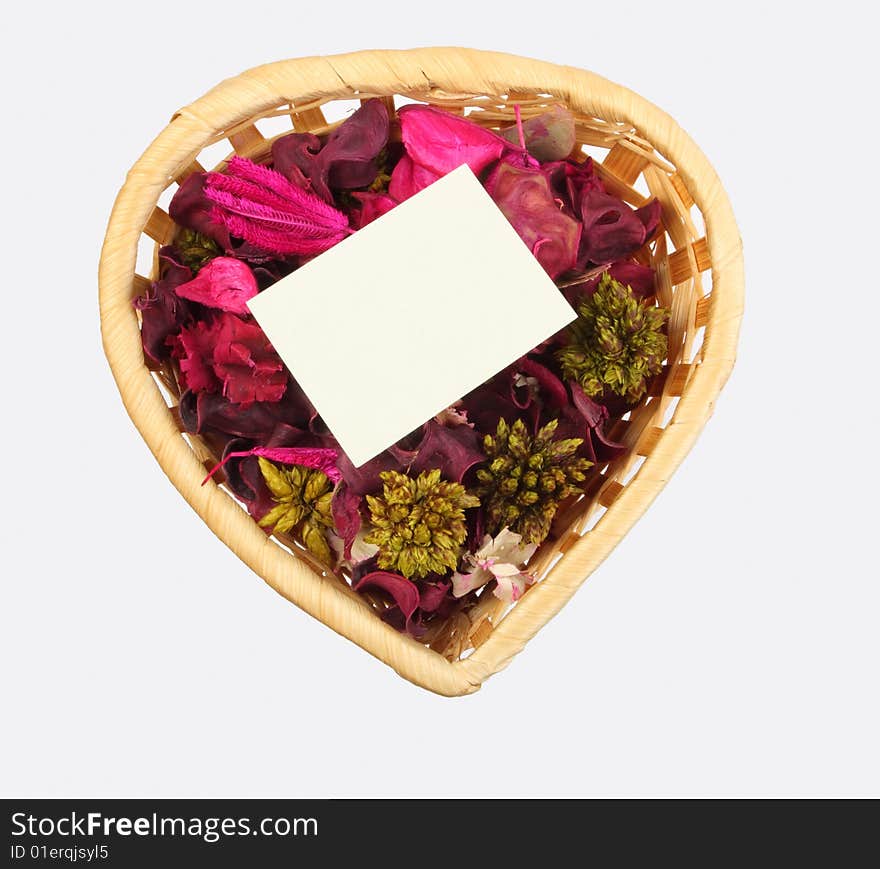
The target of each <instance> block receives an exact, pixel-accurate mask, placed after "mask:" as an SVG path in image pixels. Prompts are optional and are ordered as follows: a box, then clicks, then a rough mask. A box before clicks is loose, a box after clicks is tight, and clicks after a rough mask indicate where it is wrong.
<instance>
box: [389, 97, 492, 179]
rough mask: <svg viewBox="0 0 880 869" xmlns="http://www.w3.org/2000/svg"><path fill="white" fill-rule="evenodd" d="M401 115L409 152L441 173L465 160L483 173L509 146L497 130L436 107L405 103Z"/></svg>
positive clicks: (401, 125) (421, 164)
mask: <svg viewBox="0 0 880 869" xmlns="http://www.w3.org/2000/svg"><path fill="white" fill-rule="evenodd" d="M397 114H398V117H399V118H400V132H401V136H402V138H403V144H404V145H405V146H406V150H407V153H408V154H409V155H410V157H412V159H413V160H414V161H415V162H416V163H418V164H419V165H420V166H424V167H425V168H426V169H430V170H431V171H432V172H435V173H437V174H438V175H445V174H446V173H447V172H451V171H452V170H453V169H457V168H458V167H459V166H461V165H463V164H465V163H467V165H468V166H470V167H471V169H472V170H473V171H474V173H475V174H479V173H480V172H482V171H483V169H485V168H486V167H487V166H488V165H489V164H490V163H492V162H493V161H494V160H497V159H498V158H499V157H500V156H501V155H502V154H503V153H504V152H505V150H507V148H508V147H509V144H508V143H507V142H506V141H505V140H504V139H503V138H501V136H499V135H498V134H497V133H494V132H492V131H491V130H485V129H483V128H482V127H480V126H478V125H477V124H475V123H474V122H473V121H469V120H467V119H466V118H461V117H458V116H456V115H451V114H449V113H448V112H444V111H442V110H441V109H435V108H434V107H433V106H422V105H409V106H403V107H402V108H401V109H400V110H399V111H398V113H397Z"/></svg>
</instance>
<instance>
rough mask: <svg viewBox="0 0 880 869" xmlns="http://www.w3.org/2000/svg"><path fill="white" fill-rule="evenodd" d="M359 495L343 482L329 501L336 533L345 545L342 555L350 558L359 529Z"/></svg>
mask: <svg viewBox="0 0 880 869" xmlns="http://www.w3.org/2000/svg"><path fill="white" fill-rule="evenodd" d="M361 500H362V498H361V496H360V495H355V494H354V492H352V491H351V489H349V487H348V486H347V485H346V484H345V483H344V482H343V483H340V484H339V485H338V486H337V487H336V491H334V492H333V500H332V501H331V502H330V510H331V511H332V513H333V525H334V527H335V528H336V533H337V534H338V535H339V536H340V537H341V538H342V542H343V543H344V545H345V551H344V553H343V556H344V557H345V558H346V559H350V558H351V545H352V543H354V539H355V537H357V534H358V531H360V530H361V513H360V504H361Z"/></svg>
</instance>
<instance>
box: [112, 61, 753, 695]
mask: <svg viewBox="0 0 880 869" xmlns="http://www.w3.org/2000/svg"><path fill="white" fill-rule="evenodd" d="M373 96H379V97H383V98H384V99H385V100H386V104H387V105H388V107H389V109H392V110H393V108H394V106H395V98H398V102H399V98H401V97H405V98H410V99H414V100H419V101H423V102H429V103H433V104H436V105H438V106H442V107H444V108H446V109H449V110H452V111H456V112H461V113H464V112H466V113H467V114H468V116H469V117H470V118H472V119H473V120H476V121H477V122H479V123H481V124H484V125H487V126H490V127H495V126H499V125H508V124H510V123H512V118H513V106H514V104H518V105H519V106H520V107H521V110H522V113H523V116H524V117H528V116H529V115H530V114H533V113H537V112H540V111H542V110H543V108H544V107H545V106H546V105H547V104H548V103H551V102H563V103H565V104H566V105H568V106H569V108H571V110H572V111H573V112H574V113H575V115H576V117H577V130H578V138H577V141H578V148H579V149H580V150H581V151H582V152H583V153H585V154H586V153H589V154H591V155H592V156H593V157H594V160H595V164H596V169H597V170H598V172H599V174H600V177H601V178H602V180H603V182H604V183H605V186H606V188H607V189H608V191H609V192H611V193H613V194H615V195H617V196H619V197H621V198H622V199H624V200H625V201H627V202H629V203H631V204H632V205H634V206H638V205H641V204H643V203H644V202H645V201H647V199H648V198H649V197H651V196H656V197H657V198H658V199H659V200H660V202H661V204H662V215H663V217H662V229H663V232H662V234H661V235H660V236H659V238H658V240H657V241H656V242H655V243H653V244H652V245H651V246H650V250H646V251H645V253H644V256H643V262H645V263H646V264H648V265H650V266H652V267H653V268H654V269H655V271H656V276H657V285H658V301H659V303H660V304H662V305H664V306H666V307H668V308H669V309H670V310H671V316H670V322H669V358H668V360H667V364H666V366H665V368H664V371H663V373H662V374H661V375H660V376H659V377H658V378H657V380H656V382H655V385H654V388H653V389H652V391H651V395H650V396H649V397H647V398H646V400H644V401H643V402H642V403H641V404H640V405H639V406H637V407H636V408H635V409H633V410H632V412H631V414H629V418H628V419H624V420H621V421H620V422H619V423H618V424H617V426H616V428H615V429H614V431H613V432H612V434H613V435H614V436H616V437H617V439H618V440H621V441H623V442H624V443H625V444H626V445H627V446H628V447H629V448H630V450H629V452H628V454H627V455H625V456H624V457H623V458H621V459H618V460H616V461H614V462H612V463H611V464H609V465H608V466H606V467H604V468H602V469H600V470H601V473H597V474H595V475H594V476H593V478H592V484H591V485H590V487H589V489H588V491H587V493H586V495H584V496H583V497H582V498H581V499H580V500H579V501H577V503H575V504H574V505H572V506H570V507H569V508H567V509H566V510H564V511H562V513H561V514H560V515H559V516H558V517H557V520H556V522H555V524H554V530H553V534H552V535H551V537H550V538H549V539H548V541H547V542H545V544H544V545H543V546H542V548H541V549H540V550H539V552H538V553H537V554H536V555H535V557H534V558H533V560H532V561H531V562H530V570H532V571H533V572H535V573H536V575H537V576H539V578H540V579H541V581H540V582H538V583H537V584H536V585H535V586H533V587H532V588H531V589H530V590H529V592H528V594H526V595H524V596H523V597H522V599H521V600H520V601H519V602H518V603H517V604H516V605H515V606H513V607H512V608H510V609H509V611H507V609H506V608H505V606H504V604H502V603H501V602H500V601H498V600H497V599H496V598H495V597H494V596H492V595H483V596H482V597H481V599H480V601H479V603H478V604H477V605H476V606H475V607H474V608H473V609H471V610H470V611H469V612H468V613H467V614H460V615H458V616H457V617H454V618H452V619H451V620H449V621H448V622H446V623H444V624H442V625H438V626H435V628H434V630H433V631H432V632H431V633H430V634H429V635H428V636H426V637H425V638H424V641H423V642H418V641H416V640H413V639H411V638H409V637H407V636H405V635H402V634H399V633H397V632H396V631H395V630H394V629H393V628H391V627H390V626H388V625H387V624H385V623H384V622H383V621H382V620H381V619H379V618H377V613H376V607H378V606H380V605H381V604H380V603H379V602H372V603H371V602H370V601H368V600H365V599H364V598H362V597H361V596H359V595H357V594H355V593H354V592H353V591H352V590H351V589H350V587H349V585H348V584H347V582H346V581H345V577H343V576H337V575H335V574H333V573H330V572H327V571H326V570H323V569H322V568H321V566H320V565H318V564H316V563H315V562H314V560H312V559H310V557H309V556H308V553H306V552H305V550H303V549H302V547H300V546H298V545H297V544H296V542H295V541H293V540H290V539H277V538H275V537H267V536H266V534H265V533H264V532H263V531H262V530H261V529H260V528H259V527H258V526H257V523H256V522H255V521H254V520H253V519H252V518H251V517H250V516H249V515H248V513H247V512H245V510H243V509H242V507H241V506H240V505H239V504H238V503H237V502H236V501H235V500H234V499H233V498H232V497H231V496H230V495H229V494H228V493H227V491H226V490H225V489H224V487H223V486H222V485H217V484H215V483H210V484H209V485H205V486H203V485H202V479H203V477H204V475H205V465H206V464H208V465H213V464H214V463H215V462H216V460H217V456H216V455H215V454H214V452H213V451H212V449H211V446H210V444H209V443H207V442H206V441H205V440H203V439H202V438H199V437H193V436H190V435H182V434H181V429H180V426H179V417H178V414H177V410H176V404H177V399H178V390H177V385H176V381H175V379H174V377H173V376H172V374H171V372H169V371H167V370H162V369H160V370H156V371H151V370H150V369H148V367H147V366H146V364H145V362H144V356H143V353H142V350H141V342H140V334H139V324H138V318H137V315H136V312H135V311H134V309H133V307H132V304H131V301H132V298H133V297H134V296H135V295H138V294H140V293H142V292H143V291H144V290H145V289H146V288H147V287H148V286H149V284H150V282H151V280H152V279H154V278H155V276H156V274H155V273H156V269H157V268H158V259H157V256H156V253H157V251H158V247H159V246H160V245H162V244H165V243H168V242H169V241H170V240H171V239H172V238H173V235H174V232H175V226H174V224H173V223H172V221H171V219H170V218H169V217H168V215H167V213H166V212H165V211H164V210H163V209H162V208H161V207H159V204H158V203H159V201H160V197H162V196H163V193H165V191H166V190H168V188H170V187H172V188H173V186H174V185H175V183H176V182H179V181H181V180H182V179H183V178H185V177H186V176H187V175H188V174H189V173H191V172H194V171H200V170H201V169H202V163H200V158H202V160H205V158H204V157H203V156H202V155H203V152H204V150H205V149H206V148H209V147H210V146H212V145H216V144H217V143H222V142H227V143H228V145H229V146H231V149H232V150H234V151H235V152H236V153H238V154H241V155H244V156H247V157H250V158H252V159H256V160H260V159H263V158H265V157H266V156H267V155H268V154H269V149H270V145H271V138H267V136H266V135H264V132H265V129H266V128H267V127H269V126H271V125H273V124H274V125H275V126H276V128H277V124H278V121H277V120H275V121H267V120H266V119H270V118H274V119H277V118H284V119H289V123H292V126H293V128H294V129H296V130H299V131H312V132H316V133H323V132H326V131H327V130H328V129H330V128H331V127H332V124H330V123H328V121H327V119H326V116H325V114H324V111H323V110H322V107H325V108H326V107H327V105H328V104H332V103H333V102H334V101H336V100H363V99H366V98H368V97H373ZM328 113H329V112H328ZM261 126H262V127H263V128H264V130H263V131H261V129H260V128H261ZM288 129H289V125H288ZM221 147H222V146H221ZM211 150H212V151H214V152H215V153H216V149H214V148H212V149H211ZM205 162H207V161H206V160H205ZM206 168H211V166H210V165H209V166H207V167H206ZM167 195H168V194H167V193H165V196H167ZM162 201H163V202H164V201H166V200H165V199H164V198H163V200H162ZM704 227H705V228H704ZM147 239H149V240H151V241H150V242H149V243H150V244H151V245H152V248H153V257H152V259H153V264H152V269H153V274H146V273H145V274H138V273H137V271H136V264H137V259H138V251H139V245H140V246H141V250H142V251H143V243H144V241H145V240H147ZM141 271H142V272H146V271H148V269H144V268H142V269H141ZM742 303H743V264H742V255H741V245H740V239H739V235H738V232H737V227H736V223H735V221H734V217H733V213H732V211H731V208H730V204H729V202H728V200H727V197H726V195H725V193H724V190H723V189H722V187H721V183H720V182H719V180H718V177H717V176H716V174H715V172H714V171H713V169H712V167H711V166H710V165H709V163H708V162H707V160H706V158H705V157H704V156H703V154H702V153H701V152H700V151H699V149H698V148H697V146H696V145H695V144H694V143H693V142H692V141H691V140H690V138H688V136H687V135H686V134H685V133H684V132H683V131H682V130H681V128H679V127H678V126H677V124H676V123H675V122H674V121H673V120H672V119H671V118H670V117H669V116H668V115H666V114H664V113H663V112H662V111H660V110H659V109H657V108H656V107H654V106H653V105H651V104H650V103H648V102H646V101H645V100H644V99H642V98H641V97H639V96H637V95H636V94H634V93H632V92H631V91H628V90H626V89H625V88H622V87H620V86H618V85H615V84H611V83H610V82H608V81H605V80H604V79H602V78H600V77H598V76H596V75H593V74H592V73H589V72H583V71H581V70H578V69H573V68H570V67H560V66H554V65H552V64H548V63H541V62H538V61H534V60H528V59H524V58H520V57H513V56H510V55H503V54H496V53H491V52H482V51H473V50H466V49H456V48H434V49H419V50H414V51H366V52H358V53H354V54H346V55H340V56H336V57H315V58H304V59H300V60H289V61H283V62H280V63H273V64H269V65H267V66H262V67H258V68H257V69H253V70H250V71H249V72H246V73H244V74H242V75H240V76H238V77H236V78H233V79H229V80H228V81H225V82H223V83H222V84H220V85H218V86H217V87H216V88H214V89H213V90H212V91H210V92H209V93H208V94H206V95H205V96H204V97H202V98H201V99H199V100H197V101H196V102H195V103H193V104H192V105H190V106H187V107H186V108H184V109H181V110H180V111H179V112H177V114H175V115H174V117H173V118H172V120H171V123H170V124H169V125H168V126H167V127H166V128H165V129H164V130H163V131H162V133H161V134H160V135H159V136H158V138H157V139H156V140H155V141H154V142H153V144H152V145H150V147H149V148H148V149H147V151H146V152H145V153H144V155H143V156H142V157H141V158H140V160H138V162H137V163H136V164H135V166H134V167H133V168H132V170H131V172H130V173H129V175H128V178H127V180H126V183H125V185H124V186H123V188H122V190H121V191H120V193H119V196H118V198H117V200H116V204H115V206H114V209H113V213H112V216H111V218H110V223H109V226H108V229H107V236H106V240H105V242H104V248H103V252H102V255H101V266H100V306H101V326H102V332H103V340H104V348H105V351H106V354H107V358H108V360H109V361H110V366H111V368H112V370H113V374H114V376H115V378H116V381H117V384H118V386H119V390H120V392H121V394H122V399H123V401H124V403H125V406H126V408H127V410H128V412H129V414H130V416H131V418H132V420H133V421H134V423H135V425H136V426H137V427H138V429H139V430H140V432H141V434H142V435H143V437H144V439H145V440H146V442H147V444H148V445H149V447H150V449H151V450H152V451H153V454H154V455H155V456H156V459H157V460H158V461H159V464H160V465H161V466H162V468H163V469H164V471H165V473H166V474H167V475H168V477H169V478H170V479H171V481H172V482H173V483H174V485H175V486H176V487H177V489H178V490H179V491H180V493H181V494H182V495H183V496H184V497H185V498H186V499H187V501H189V503H190V504H191V505H192V507H193V508H194V509H195V510H196V511H197V512H198V513H199V515H200V516H201V517H202V518H203V519H204V520H205V522H207V524H208V525H209V526H210V528H211V529H212V530H213V531H214V533H215V534H216V535H217V536H218V537H219V538H220V539H221V540H223V541H224V542H225V543H226V544H227V545H228V546H229V547H230V548H231V549H232V550H233V551H234V552H235V553H236V554H237V555H238V556H239V557H240V558H241V559H242V560H243V561H245V562H246V563H247V564H248V565H249V566H250V567H251V568H253V570H254V571H256V572H257V573H258V574H259V575H260V576H261V577H263V578H264V579H265V580H266V582H268V583H269V584H270V585H271V586H272V587H273V588H275V589H276V590H277V591H278V592H279V593H280V594H282V595H284V597H286V598H287V599H288V600H290V601H292V602H293V603H295V604H296V605H297V606H299V607H301V608H302V609H304V610H306V611H307V612H309V613H311V614H312V615H313V616H315V617H316V618H318V619H320V620H321V621H322V622H324V623H325V624H327V625H329V626H330V627H331V628H333V629H334V630H335V631H337V632H338V633H340V634H342V635H344V636H346V637H348V638H349V639H350V640H352V641H354V642H355V643H357V644H358V645H360V646H361V647H362V648H364V649H366V650H367V651H369V652H370V653H372V654H373V655H375V656H376V657H377V658H380V659H381V660H382V661H385V662H386V663H387V664H389V665H390V666H392V667H393V668H394V669H395V670H397V672H398V673H400V674H401V675H402V676H404V677H405V678H407V679H409V680H410V681H412V682H414V683H416V684H418V685H421V686H423V687H425V688H428V689H430V690H431V691H435V692H437V693H439V694H445V695H450V696H452V695H460V694H468V693H471V692H473V691H476V690H477V689H478V688H479V687H480V685H481V684H482V682H483V681H484V680H485V679H486V678H488V677H489V676H491V675H492V674H493V673H496V672H497V671H499V670H501V669H502V668H503V667H505V666H506V665H507V664H508V663H509V662H510V660H511V658H513V656H514V655H516V653H517V652H519V651H520V649H522V648H523V646H524V645H525V644H526V642H528V640H529V639H530V638H531V637H532V636H533V635H534V634H535V633H536V632H537V631H539V630H540V629H541V628H542V627H543V626H544V625H545V624H546V623H547V622H548V621H549V620H550V619H551V618H552V617H553V616H554V615H555V614H556V613H557V612H559V610H560V609H561V608H562V606H564V604H565V603H566V602H567V601H568V599H569V598H570V597H571V596H572V595H573V594H574V592H575V591H576V590H577V589H578V587H579V586H580V585H581V584H582V583H583V582H584V580H585V579H586V578H587V577H588V576H589V575H590V573H591V572H592V571H593V570H594V569H595V568H596V566H597V565H598V564H600V563H601V562H602V560H603V559H604V558H605V557H606V556H607V555H608V553H609V552H610V551H611V550H612V549H613V548H614V546H615V545H616V544H617V543H618V541H620V540H621V539H622V538H623V537H624V535H625V534H626V533H627V531H628V530H629V529H630V527H632V525H633V523H634V522H635V521H636V520H637V519H638V518H639V516H641V514H642V513H643V512H644V511H645V510H646V509H647V507H648V506H649V505H650V503H651V502H652V501H653V499H654V497H655V496H656V495H657V493H658V492H659V491H660V489H661V488H662V487H663V485H664V484H665V482H666V481H667V480H668V479H669V477H670V475H671V474H672V473H673V471H674V470H675V469H676V467H677V466H678V464H679V462H681V460H682V459H683V457H684V456H685V454H686V453H687V452H688V450H689V449H690V448H691V446H692V444H693V443H694V440H695V439H696V437H697V435H698V434H699V433H700V430H701V429H702V428H703V426H704V424H705V423H706V421H707V419H708V418H709V416H710V414H711V412H712V408H713V405H714V402H715V398H716V396H717V395H718V393H719V391H720V390H721V388H722V386H723V385H724V382H725V380H726V379H727V376H728V374H729V373H730V370H731V368H732V366H733V362H734V356H735V351H736V343H737V335H738V330H739V323H740V318H741V312H742Z"/></svg>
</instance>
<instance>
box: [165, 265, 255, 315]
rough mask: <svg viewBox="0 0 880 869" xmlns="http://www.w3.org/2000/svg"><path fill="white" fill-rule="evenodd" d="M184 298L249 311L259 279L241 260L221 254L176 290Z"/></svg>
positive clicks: (240, 312) (217, 306) (241, 311)
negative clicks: (248, 303) (248, 304)
mask: <svg viewBox="0 0 880 869" xmlns="http://www.w3.org/2000/svg"><path fill="white" fill-rule="evenodd" d="M175 292H176V293H177V295H178V296H180V297H181V298H182V299H189V301H191V302H199V304H202V305H207V306H208V307H210V308H219V309H220V310H221V311H229V312H230V313H232V314H247V313H248V307H247V304H246V303H247V301H248V299H252V298H253V297H254V296H256V295H257V279H256V278H255V277H254V273H253V272H252V271H251V270H250V267H249V266H248V265H247V264H246V263H243V262H242V261H241V260H237V259H233V258H232V257H228V256H218V257H215V258H214V259H212V260H209V261H208V263H207V264H206V265H204V266H203V267H202V268H201V269H200V271H199V273H198V274H197V275H196V276H195V277H194V278H193V279H192V280H191V281H187V283H185V284H181V285H180V286H179V287H177V289H176V290H175Z"/></svg>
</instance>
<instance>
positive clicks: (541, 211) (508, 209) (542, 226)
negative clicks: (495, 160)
mask: <svg viewBox="0 0 880 869" xmlns="http://www.w3.org/2000/svg"><path fill="white" fill-rule="evenodd" d="M486 189H487V190H488V192H489V194H490V195H491V196H492V198H493V199H494V200H495V203H496V204H497V205H498V207H499V208H500V209H501V211H502V213H503V214H504V216H505V217H506V218H507V219H508V220H509V221H510V223H511V224H512V225H513V228H514V229H515V230H516V231H517V233H518V234H519V236H520V238H521V239H522V240H523V241H524V242H525V243H526V244H527V245H528V247H529V250H531V251H532V253H533V254H534V255H535V257H536V258H537V260H538V262H539V263H541V265H542V266H543V267H544V270H545V271H546V272H547V274H549V275H550V277H551V278H555V277H556V276H557V275H560V274H562V272H565V271H567V270H568V269H570V268H572V267H573V266H574V264H575V262H576V261H577V252H578V245H579V243H580V237H581V225H580V223H579V222H578V221H577V220H575V219H574V218H572V217H569V216H568V215H567V214H564V213H563V212H562V211H560V209H559V205H558V204H557V202H556V201H555V199H554V197H553V193H552V191H551V189H550V183H549V181H548V179H547V177H546V176H545V175H544V174H543V173H542V172H541V171H540V170H535V169H527V168H524V167H519V166H516V165H514V164H513V163H512V162H508V161H507V160H506V158H505V160H503V161H502V162H500V163H499V164H498V165H497V166H496V167H495V169H494V170H493V171H492V174H491V175H490V177H489V179H488V180H487V182H486ZM639 226H640V227H641V224H639Z"/></svg>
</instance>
